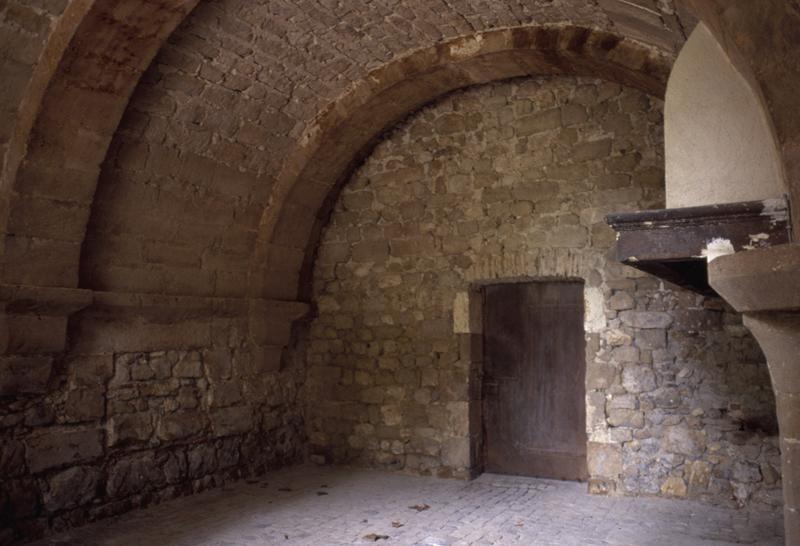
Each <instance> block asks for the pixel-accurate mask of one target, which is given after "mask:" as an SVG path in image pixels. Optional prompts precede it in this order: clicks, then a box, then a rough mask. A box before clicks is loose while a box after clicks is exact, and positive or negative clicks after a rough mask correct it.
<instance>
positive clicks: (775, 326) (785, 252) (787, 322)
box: [708, 244, 800, 544]
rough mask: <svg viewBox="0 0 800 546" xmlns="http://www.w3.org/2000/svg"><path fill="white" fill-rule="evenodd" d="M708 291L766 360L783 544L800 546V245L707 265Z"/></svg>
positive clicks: (739, 254) (725, 258) (741, 254)
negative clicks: (738, 319) (737, 315)
mask: <svg viewBox="0 0 800 546" xmlns="http://www.w3.org/2000/svg"><path fill="white" fill-rule="evenodd" d="M708 280H709V283H710V284H711V286H712V287H713V288H714V290H716V291H717V293H718V294H720V295H721V296H722V297H723V298H725V300H726V301H727V302H728V303H730V304H731V305H732V306H733V307H734V308H735V309H736V310H737V311H739V312H741V313H742V314H743V315H744V324H745V326H747V327H748V328H749V329H750V331H751V332H752V333H753V335H754V336H755V338H756V339H757V340H758V343H759V345H760V346H761V349H762V350H763V351H764V354H765V355H766V357H767V365H768V366H769V372H770V376H771V378H772V386H773V389H774V391H775V401H776V407H777V413H778V425H779V427H780V437H781V466H782V479H783V496H784V527H785V530H786V543H787V544H800V512H799V510H800V244H785V245H778V246H773V247H769V248H762V249H756V250H750V251H747V252H737V253H735V254H731V255H728V256H722V257H719V258H716V259H714V260H713V261H711V262H710V263H709V264H708Z"/></svg>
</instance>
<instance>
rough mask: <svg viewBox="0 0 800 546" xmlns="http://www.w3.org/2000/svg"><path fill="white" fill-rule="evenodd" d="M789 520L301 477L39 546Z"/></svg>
mask: <svg viewBox="0 0 800 546" xmlns="http://www.w3.org/2000/svg"><path fill="white" fill-rule="evenodd" d="M781 535H782V516H781V514H780V512H778V511H776V512H775V513H770V512H759V511H747V510H729V509H723V508H717V507H713V506H709V505H704V504H700V503H696V502H691V501H680V500H666V499H656V498H631V497H599V496H592V495H588V494H587V493H586V485H585V484H580V483H571V482H558V481H550V480H538V479H532V478H520V477H514V476H498V475H492V474H484V475H482V476H480V477H479V478H478V479H476V480H474V481H471V482H464V481H456V480H443V479H437V478H426V477H415V476H406V475H403V474H396V473H391V472H385V471H376V470H363V469H351V468H342V467H338V468H328V467H314V466H300V467H293V468H289V469H284V470H281V471H277V472H272V473H270V474H267V475H266V476H264V477H263V478H262V479H260V480H258V481H257V482H255V483H254V481H253V480H251V481H250V483H246V482H239V483H236V484H232V485H230V486H225V487H222V488H217V489H214V490H210V491H207V492H205V493H201V494H198V495H194V496H191V497H185V498H182V499H177V500H173V501H169V502H166V503H163V504H160V505H158V506H153V507H150V508H148V509H145V510H139V511H135V512H131V513H128V514H125V515H122V516H118V517H116V518H111V519H108V520H104V521H101V522H98V523H95V524H92V525H89V526H85V527H82V528H79V529H75V530H73V531H69V532H66V533H62V534H59V535H54V536H52V537H50V538H48V539H46V540H43V541H40V542H38V543H36V544H37V545H39V546H44V545H67V544H69V545H73V544H74V545H81V546H90V545H108V546H112V545H113V546H128V545H130V546H151V545H152V546H156V545H157V546H178V545H187V546H189V545H191V546H198V545H204V546H206V545H207V546H212V545H213V546H234V545H236V546H238V545H251V544H252V545H256V544H257V545H262V544H264V545H273V544H274V545H303V546H312V545H325V546H329V545H331V546H332V545H346V544H387V545H389V544H406V545H420V546H422V545H425V546H439V545H441V546H456V545H459V546H460V545H475V546H479V545H481V546H482V545H504V544H524V545H533V544H552V545H572V544H575V545H578V544H580V545H593V544H618V545H619V544H626V545H651V544H652V545H664V546H681V545H711V544H714V545H720V544H782V543H783V541H782V538H781Z"/></svg>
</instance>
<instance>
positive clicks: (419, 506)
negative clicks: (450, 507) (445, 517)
mask: <svg viewBox="0 0 800 546" xmlns="http://www.w3.org/2000/svg"><path fill="white" fill-rule="evenodd" d="M409 508H411V509H412V510H416V511H417V512H422V511H423V510H427V509H428V508H430V506H428V505H427V504H415V505H414V506H409Z"/></svg>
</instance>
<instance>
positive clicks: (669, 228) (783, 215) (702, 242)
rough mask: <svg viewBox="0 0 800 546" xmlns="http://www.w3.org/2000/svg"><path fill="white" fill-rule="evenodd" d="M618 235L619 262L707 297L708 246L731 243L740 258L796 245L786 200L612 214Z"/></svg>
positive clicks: (709, 293) (612, 221) (708, 288)
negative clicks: (757, 250)
mask: <svg viewBox="0 0 800 546" xmlns="http://www.w3.org/2000/svg"><path fill="white" fill-rule="evenodd" d="M606 221H607V222H608V223H609V225H611V227H612V228H614V230H616V232H617V259H618V260H619V261H621V262H622V263H624V264H627V265H630V266H631V267H635V268H637V269H640V270H642V271H645V272H647V273H650V274H652V275H655V276H657V277H660V278H662V279H664V280H667V281H669V282H672V283H674V284H677V285H679V286H683V287H685V288H688V289H690V290H694V291H695V292H699V293H701V294H705V295H711V294H714V290H713V289H712V288H711V287H710V286H709V284H708V272H707V267H706V266H707V258H706V252H707V249H708V246H709V243H711V242H712V241H715V240H722V241H727V242H729V243H730V245H731V246H732V247H733V250H734V251H735V252H739V251H742V250H751V249H754V248H761V247H766V246H773V245H779V244H785V243H788V242H790V241H791V223H790V221H789V208H788V204H787V202H786V200H785V199H769V200H766V201H747V202H742V203H725V204H719V205H704V206H700V207H687V208H680V209H659V210H645V211H637V212H622V213H617V214H609V215H608V216H607V217H606Z"/></svg>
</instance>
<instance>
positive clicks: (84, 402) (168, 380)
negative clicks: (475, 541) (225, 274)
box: [0, 309, 306, 544]
mask: <svg viewBox="0 0 800 546" xmlns="http://www.w3.org/2000/svg"><path fill="white" fill-rule="evenodd" d="M119 311H120V310H119V309H117V312H116V313H115V314H114V315H112V316H110V317H109V316H105V317H101V316H96V315H95V316H91V317H89V316H85V317H79V320H78V324H77V327H76V328H75V331H73V334H74V338H75V339H76V340H77V342H76V344H75V346H76V351H75V352H73V354H72V355H71V356H67V357H63V358H60V359H58V360H57V361H56V364H55V368H56V371H55V372H54V373H53V374H52V375H51V376H50V379H49V384H48V386H47V389H46V392H45V393H43V394H41V395H34V394H30V395H28V396H19V397H16V398H0V544H6V543H8V542H9V541H12V540H13V539H14V538H32V537H35V536H37V535H40V534H42V533H44V532H47V531H48V530H58V529H64V528H66V527H70V526H74V525H80V524H82V523H85V522H87V521H91V520H94V519H98V518H102V517H107V516H109V515H113V514H117V513H120V512H124V511H127V510H129V509H131V508H135V507H139V506H144V505H147V504H151V503H153V502H158V501H161V500H165V499H168V498H172V497H176V496H180V495H185V494H189V493H193V492H197V491H201V490H203V489H205V488H208V487H212V486H218V485H220V484H223V483H225V482H227V481H230V480H233V479H238V478H241V477H244V476H252V475H257V474H260V473H263V472H264V471H266V470H268V469H273V468H278V467H281V466H284V465H286V464H291V463H294V462H297V461H300V460H303V459H304V458H305V454H306V448H305V446H306V439H305V427H304V424H303V418H302V415H301V414H300V412H299V411H298V407H299V406H298V402H297V395H298V390H299V387H300V385H301V384H302V382H303V380H304V375H305V372H304V370H303V368H302V367H299V366H288V367H286V368H285V369H284V370H283V371H277V370H274V369H267V368H265V365H264V362H265V360H264V359H263V358H262V357H261V356H260V355H259V354H258V353H257V352H256V351H254V348H253V347H252V345H250V344H249V343H248V342H247V341H246V338H245V334H246V332H247V324H246V321H244V320H243V319H239V318H225V317H214V318H194V319H192V320H175V318H174V317H172V318H171V319H169V320H166V321H165V320H163V319H162V320H160V321H154V320H152V317H151V318H150V319H143V318H142V317H134V318H130V317H128V319H127V320H124V321H123V320H120V317H119V316H118V315H119ZM159 322H160V324H159ZM159 332H160V334H159ZM179 332H183V336H182V337H183V339H182V340H181V335H180V334H179ZM159 335H161V336H163V338H164V339H159ZM204 338H205V339H206V340H207V342H206V344H198V342H197V340H201V339H204ZM165 339H166V340H167V341H165ZM90 345H91V346H90ZM157 346H173V347H174V346H180V347H181V348H180V349H175V350H156V349H155V347H157ZM134 347H142V348H144V347H151V348H150V349H146V350H143V351H139V350H135V349H132V348H134ZM76 353H78V354H76ZM84 353H85V354H84ZM0 394H2V393H0Z"/></svg>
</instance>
